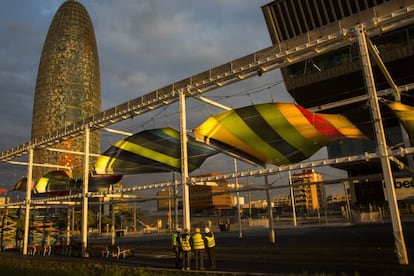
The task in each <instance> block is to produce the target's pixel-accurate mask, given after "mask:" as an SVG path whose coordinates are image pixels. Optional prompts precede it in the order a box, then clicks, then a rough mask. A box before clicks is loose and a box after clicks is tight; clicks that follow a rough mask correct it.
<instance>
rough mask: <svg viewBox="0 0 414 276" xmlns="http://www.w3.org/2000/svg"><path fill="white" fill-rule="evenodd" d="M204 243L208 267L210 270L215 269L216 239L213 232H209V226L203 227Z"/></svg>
mask: <svg viewBox="0 0 414 276" xmlns="http://www.w3.org/2000/svg"><path fill="white" fill-rule="evenodd" d="M204 233H205V234H204V243H205V247H206V251H207V255H208V261H209V268H210V269H211V270H215V269H216V240H215V238H214V233H213V232H211V230H210V228H208V227H206V228H204Z"/></svg>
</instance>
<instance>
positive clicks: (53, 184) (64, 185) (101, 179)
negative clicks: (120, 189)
mask: <svg viewBox="0 0 414 276" xmlns="http://www.w3.org/2000/svg"><path fill="white" fill-rule="evenodd" d="M121 179H122V175H89V191H97V190H99V189H107V188H108V187H109V186H110V185H111V184H115V183H118V182H119V181H120V180H121ZM82 185H83V181H82V179H73V178H71V177H70V175H69V173H68V172H66V171H62V170H55V171H50V172H48V173H47V174H45V175H44V176H42V177H41V178H40V179H39V181H37V183H36V185H35V191H34V192H35V193H36V194H48V195H67V194H69V193H70V192H80V191H81V189H82Z"/></svg>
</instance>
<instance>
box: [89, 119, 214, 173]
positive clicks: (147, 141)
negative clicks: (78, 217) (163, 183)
mask: <svg viewBox="0 0 414 276" xmlns="http://www.w3.org/2000/svg"><path fill="white" fill-rule="evenodd" d="M188 138H189V139H188V146H187V148H188V150H187V151H188V170H189V171H190V172H191V171H193V170H195V169H197V168H199V167H200V166H201V164H202V163H203V162H204V161H205V160H206V159H207V158H208V157H210V156H212V155H214V154H216V153H218V152H217V151H216V150H215V149H213V148H212V147H210V146H208V145H205V144H203V143H199V142H197V141H195V140H194V138H192V137H188ZM180 170H181V143H180V133H179V132H178V131H177V130H175V129H173V128H168V127H167V128H160V129H151V130H145V131H142V132H139V133H136V134H134V135H132V136H129V137H127V138H125V139H123V140H120V141H118V142H117V143H115V144H114V145H112V146H111V147H110V148H109V149H108V150H106V151H105V152H104V153H103V154H102V155H101V156H99V157H98V159H97V161H96V163H95V173H96V174H138V173H154V172H171V171H180Z"/></svg>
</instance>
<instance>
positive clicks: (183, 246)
mask: <svg viewBox="0 0 414 276" xmlns="http://www.w3.org/2000/svg"><path fill="white" fill-rule="evenodd" d="M171 245H172V250H173V252H174V253H175V267H176V268H180V267H181V268H182V269H183V270H190V269H191V253H192V252H194V258H195V269H196V270H204V269H205V267H204V253H205V252H207V255H208V260H209V269H210V270H215V269H216V252H215V247H216V240H215V238H214V234H213V232H211V230H210V228H208V227H206V228H205V229H204V234H202V233H201V230H200V228H198V227H197V228H195V230H194V234H190V230H189V229H184V232H183V233H181V228H177V229H176V231H175V232H174V233H173V235H172V240H171Z"/></svg>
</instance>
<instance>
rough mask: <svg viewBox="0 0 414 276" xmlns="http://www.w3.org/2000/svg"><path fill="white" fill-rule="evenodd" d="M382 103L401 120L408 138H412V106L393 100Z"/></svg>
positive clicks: (413, 121)
mask: <svg viewBox="0 0 414 276" xmlns="http://www.w3.org/2000/svg"><path fill="white" fill-rule="evenodd" d="M384 103H385V105H386V106H387V107H388V108H390V109H391V111H392V112H393V113H394V114H395V115H396V116H397V117H398V119H399V120H400V121H401V123H402V124H403V126H404V128H405V130H406V131H407V134H408V136H409V137H410V139H414V107H412V106H409V105H406V104H402V103H399V102H393V101H385V102H384Z"/></svg>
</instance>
